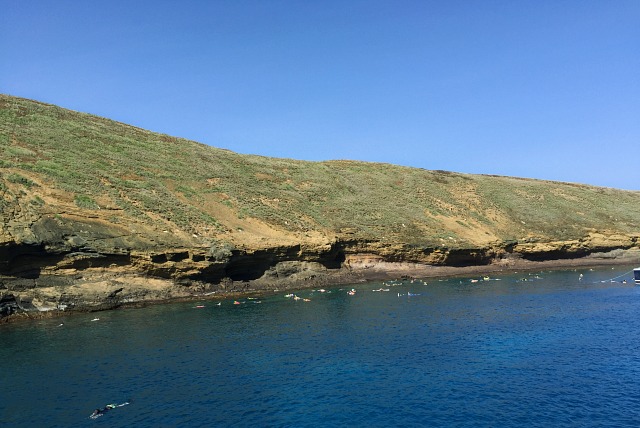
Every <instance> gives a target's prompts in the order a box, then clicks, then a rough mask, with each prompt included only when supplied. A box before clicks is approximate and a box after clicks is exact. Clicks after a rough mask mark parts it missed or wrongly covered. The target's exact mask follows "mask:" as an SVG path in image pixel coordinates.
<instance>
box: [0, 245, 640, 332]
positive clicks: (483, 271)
mask: <svg viewBox="0 0 640 428" xmlns="http://www.w3.org/2000/svg"><path fill="white" fill-rule="evenodd" d="M622 265H629V266H631V265H633V266H634V267H636V266H640V252H638V251H632V252H624V253H623V254H622V255H614V256H609V255H607V254H606V253H604V254H598V255H591V256H587V257H582V258H574V259H556V260H544V261H530V260H524V259H520V258H514V259H501V260H499V261H496V262H494V263H491V264H487V265H474V266H434V265H424V264H417V263H397V262H374V263H368V264H361V265H359V264H355V265H351V266H349V267H342V268H339V269H337V270H328V271H326V272H325V273H324V274H321V275H318V276H316V275H313V276H312V277H310V278H303V279H289V278H285V279H269V280H264V279H262V278H261V279H258V280H254V281H248V282H242V283H232V284H229V285H228V286H226V287H225V288H224V289H223V290H214V291H208V287H207V285H206V284H199V287H198V286H196V287H194V288H197V289H199V290H198V291H195V290H193V289H191V288H190V287H186V286H181V285H179V284H176V283H174V282H173V281H170V280H159V279H157V278H148V277H144V276H140V275H130V274H129V275H127V274H122V275H119V276H118V278H119V280H120V283H122V284H126V283H127V281H137V282H139V283H145V282H158V281H162V282H163V284H164V285H165V287H167V288H172V289H173V290H174V291H175V292H176V293H177V294H174V295H169V294H171V293H169V294H168V295H167V296H166V297H163V298H158V297H155V298H154V297H150V298H145V296H143V297H142V298H140V300H133V301H116V302H112V303H108V302H107V303H105V302H103V303H102V304H97V305H94V306H84V307H80V308H79V309H76V308H72V309H70V310H65V309H48V310H38V309H36V310H21V311H19V312H16V313H12V314H10V315H7V316H5V317H2V318H0V324H13V323H16V322H18V323H19V322H29V321H36V320H42V319H55V318H60V317H63V316H73V315H80V314H87V313H95V312H103V311H108V310H118V309H136V308H143V307H147V306H152V305H161V304H171V303H180V302H193V301H222V300H229V299H240V298H244V297H260V296H268V295H274V294H277V293H279V292H281V291H291V290H309V289H313V288H317V287H333V286H340V285H347V284H353V285H356V284H363V283H369V282H377V281H388V280H398V279H433V278H456V277H468V276H474V275H487V274H496V273H500V274H509V273H517V272H519V271H523V272H532V271H539V270H567V269H585V268H596V267H610V266H622ZM631 285H633V283H631ZM176 287H183V288H181V289H180V288H176ZM205 290H207V291H205ZM147 291H148V290H147Z"/></svg>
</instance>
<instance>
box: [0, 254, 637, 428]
mask: <svg viewBox="0 0 640 428" xmlns="http://www.w3.org/2000/svg"><path fill="white" fill-rule="evenodd" d="M630 269H631V267H628V266H626V267H616V268H615V269H611V268H610V267H609V268H603V269H596V270H589V269H583V270H565V271H553V272H536V273H520V274H509V275H502V276H495V277H492V278H491V279H490V280H489V281H482V280H480V281H478V282H472V281H471V279H472V278H452V279H446V280H437V279H435V280H434V279H431V280H427V283H428V284H426V285H425V284H423V283H422V282H413V283H411V282H409V281H405V282H396V283H394V284H390V285H383V284H381V283H365V284H358V285H354V286H353V287H354V288H355V289H356V290H357V292H356V293H355V295H353V296H350V295H348V294H347V290H348V289H350V288H351V286H349V287H344V286H342V287H336V288H328V289H327V291H330V292H325V293H321V292H318V291H315V292H314V291H311V290H301V291H299V292H296V294H297V295H299V296H300V297H305V298H309V299H311V301H310V302H304V301H302V300H300V301H294V300H293V299H291V298H286V297H285V296H284V294H285V293H284V292H283V293H280V294H277V295H274V296H270V297H266V298H262V300H260V302H261V303H258V301H257V300H247V299H244V300H242V302H244V303H242V304H240V305H234V304H233V302H232V301H231V300H228V301H223V302H221V305H220V306H217V305H216V303H217V302H214V301H203V302H194V303H180V304H167V305H159V306H154V307H149V308H143V309H127V310H118V311H109V312H100V313H95V314H82V315H73V316H68V317H64V318H57V319H50V320H41V321H34V322H30V323H20V324H11V325H3V326H0V426H3V427H5V426H6V427H23V426H24V427H85V426H96V427H99V426H104V427H107V426H108V427H132V426H134V427H247V426H250V427H361V426H362V427H365V426H366V427H424V426H433V427H522V426H527V427H532V426H533V427H536V426H539V427H590V426H593V427H627V426H628V427H636V426H639V425H640V287H636V286H635V285H633V281H630V279H631V275H630V274H628V275H626V276H623V277H621V278H619V279H618V281H619V280H621V279H623V278H626V279H627V280H628V281H629V283H627V284H623V283H621V282H610V281H609V280H610V279H611V278H613V277H615V276H617V275H621V274H623V273H625V272H626V271H629V270H630ZM581 273H582V274H583V277H582V278H580V277H579V275H580V274H581ZM525 279H526V281H525ZM603 281H604V282H603ZM379 288H384V289H387V288H388V289H389V291H388V292H386V291H379V292H374V291H372V290H374V289H379ZM409 293H411V294H412V295H408V294H409ZM197 305H204V307H203V308H197V307H196V306H197ZM94 318H99V320H96V321H92V320H93V319H94ZM60 324H62V325H60ZM126 400H131V404H130V405H128V406H125V407H121V408H117V409H114V410H111V411H109V412H107V413H105V414H104V415H103V416H102V417H100V418H97V419H95V420H92V419H89V418H88V416H89V415H90V413H91V412H92V411H93V409H95V408H98V407H103V406H104V405H106V404H109V403H120V402H124V401H126Z"/></svg>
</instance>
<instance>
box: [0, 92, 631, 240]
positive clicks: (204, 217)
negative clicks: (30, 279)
mask: <svg viewBox="0 0 640 428" xmlns="http://www.w3.org/2000/svg"><path fill="white" fill-rule="evenodd" d="M0 195H2V198H0V204H1V205H0V208H1V210H2V213H3V216H4V220H5V221H4V223H3V228H4V230H3V232H4V235H3V239H4V240H5V241H7V240H9V239H10V236H9V235H11V231H10V230H9V229H8V227H9V226H8V225H9V223H10V222H11V221H12V220H13V219H15V217H16V216H21V218H24V219H25V221H26V222H28V221H30V220H29V219H31V221H33V219H35V218H37V217H38V216H42V215H45V214H51V215H58V216H65V215H82V216H86V217H95V218H99V219H101V221H104V222H106V223H108V224H113V225H114V226H115V225H118V226H119V227H124V228H131V227H133V226H132V225H136V227H143V228H144V230H145V231H147V232H148V233H152V231H153V233H157V234H158V235H157V236H158V237H156V238H154V239H156V240H157V239H161V237H162V236H164V235H163V233H164V234H165V235H171V236H174V237H175V236H181V237H183V238H184V240H187V241H188V240H194V242H195V241H197V242H198V243H201V244H207V243H210V242H214V241H228V242H232V243H234V244H237V245H245V246H250V247H253V248H260V247H261V246H262V245H270V244H274V243H278V242H280V241H283V242H284V241H286V240H288V241H295V240H299V241H301V242H304V241H305V240H308V241H313V240H318V239H320V238H322V237H325V238H327V237H328V238H333V237H338V238H343V239H354V240H375V241H381V242H390V243H402V244H406V245H410V246H411V245H415V246H438V245H441V246H442V245H446V246H448V247H452V248H455V247H459V248H471V247H479V246H486V245H488V244H490V243H494V242H516V241H517V242H520V243H524V242H547V241H565V240H574V239H581V238H583V237H585V236H587V235H588V234H590V233H594V232H598V233H603V234H605V235H612V234H622V235H629V236H637V235H638V234H639V231H640V193H638V192H629V191H620V190H614V189H608V188H599V187H592V186H586V185H577V184H568V183H559V182H550V181H536V180H529V179H517V178H508V177H495V176H480V175H468V174H458V173H451V172H444V171H427V170H422V169H417V168H406V167H400V166H394V165H388V164H377V163H364V162H353V161H329V162H304V161H296V160H289V159H274V158H267V157H260V156H247V155H239V154H236V153H232V152H230V151H228V150H223V149H218V148H213V147H210V146H206V145H203V144H200V143H196V142H193V141H188V140H184V139H180V138H175V137H170V136H167V135H162V134H157V133H153V132H149V131H145V130H142V129H139V128H135V127H132V126H128V125H125V124H122V123H118V122H114V121H111V120H108V119H104V118H99V117H96V116H92V115H88V114H83V113H77V112H73V111H69V110H66V109H63V108H59V107H56V106H52V105H47V104H42V103H38V102H34V101H30V100H26V99H20V98H15V97H11V96H6V95H1V96H0ZM17 207H18V208H17ZM14 229H15V227H14ZM13 233H14V234H15V232H13Z"/></svg>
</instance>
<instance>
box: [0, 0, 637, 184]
mask: <svg viewBox="0 0 640 428" xmlns="http://www.w3.org/2000/svg"><path fill="white" fill-rule="evenodd" d="M0 10H2V12H1V13H0V92H2V93H5V94H10V95H16V96H21V97H26V98H32V99H36V100H39V101H43V102H48V103H52V104H57V105H60V106H62V107H66V108H70V109H73V110H78V111H83V112H87V113H92V114H97V115H100V116H104V117H108V118H110V119H114V120H119V121H122V122H125V123H129V124H132V125H135V126H139V127H142V128H145V129H149V130H152V131H156V132H163V133H166V134H170V135H174V136H179V137H185V138H189V139H192V140H196V141H199V142H202V143H205V144H209V145H212V146H215V147H222V148H227V149H229V150H232V151H235V152H239V153H251V154H259V155H264V156H275V157H285V158H294V159H303V160H328V159H354V160H364V161H374V162H387V163H394V164H400V165H407V166H415V167H420V168H425V169H443V170H450V171H457V172H466V173H482V174H499V175H510V176H518V177H531V178H540V179H550V180H560V181H568V182H578V183H587V184H594V185H600V186H608V187H617V188H622V189H631V190H640V174H639V171H638V168H639V166H638V165H639V163H638V148H639V145H640V144H639V143H640V24H639V23H640V1H637V0H629V1H625V0H605V1H589V0H580V1H563V0H553V1H545V0H535V1H527V0H510V1H491V0H486V1H480V0H478V1H473V0H467V1H455V0H449V1H444V0H443V1H428V0H423V1H402V0H396V1H376V0H369V1H348V0H342V1H331V0H327V1H303V0H299V1H277V0H261V1H250V0H232V1H195V0H192V1H189V0H184V1H161V0H154V1H142V0H141V1H135V0H128V1H117V0H111V1H91V2H89V1H80V0H78V1H65V0H56V1H36V0H0Z"/></svg>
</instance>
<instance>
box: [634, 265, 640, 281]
mask: <svg viewBox="0 0 640 428" xmlns="http://www.w3.org/2000/svg"><path fill="white" fill-rule="evenodd" d="M633 279H635V280H636V284H640V267H639V268H635V269H634V270H633Z"/></svg>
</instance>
